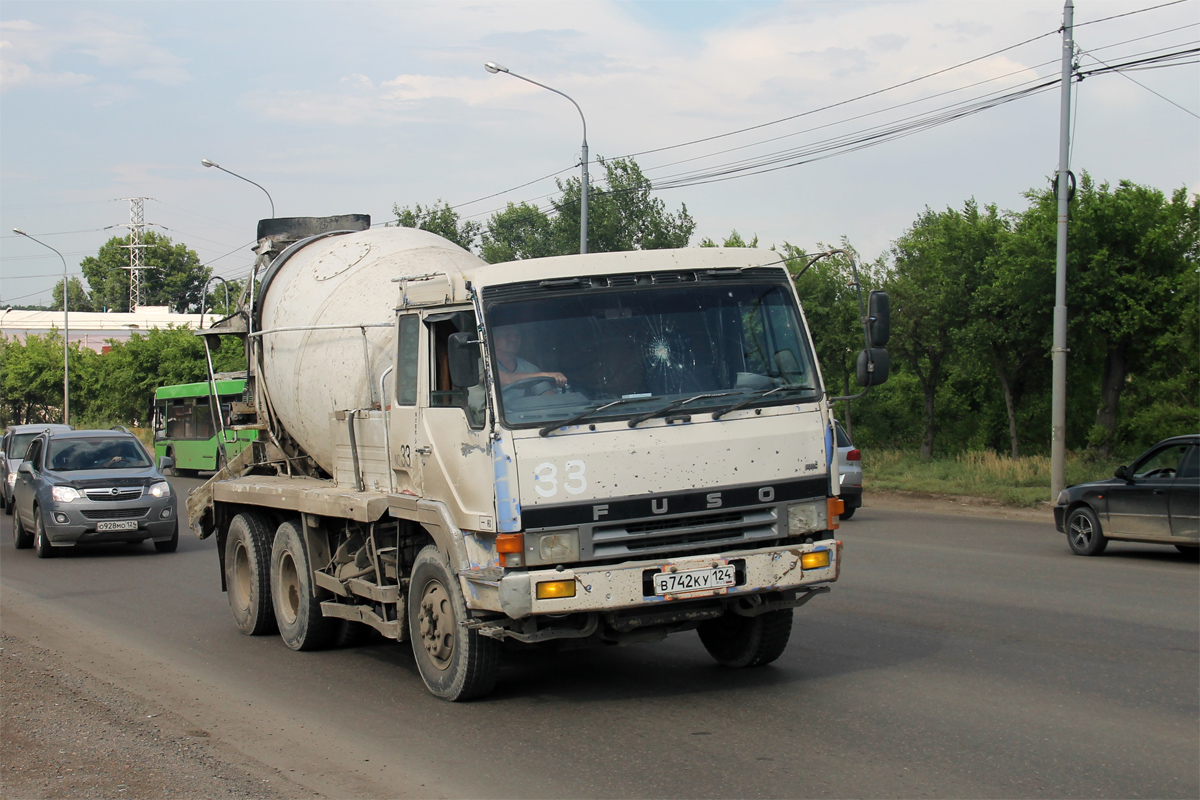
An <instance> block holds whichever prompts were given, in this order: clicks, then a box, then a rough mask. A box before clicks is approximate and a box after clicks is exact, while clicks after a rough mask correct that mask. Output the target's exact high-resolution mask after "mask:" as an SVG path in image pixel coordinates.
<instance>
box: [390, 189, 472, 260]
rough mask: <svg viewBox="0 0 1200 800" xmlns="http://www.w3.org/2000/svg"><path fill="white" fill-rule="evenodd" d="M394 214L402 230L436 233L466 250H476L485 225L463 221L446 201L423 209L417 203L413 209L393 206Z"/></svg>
mask: <svg viewBox="0 0 1200 800" xmlns="http://www.w3.org/2000/svg"><path fill="white" fill-rule="evenodd" d="M392 213H393V214H395V215H396V224H397V225H399V226H400V227H402V228H420V229H421V230H423V231H429V232H430V233H436V234H437V235H438V236H441V237H442V238H443V239H449V240H450V241H452V242H454V243H455V244H456V245H458V246H459V247H461V248H462V249H464V250H471V251H473V250H474V247H475V240H476V239H478V238H479V234H480V233H481V232H482V231H483V225H482V223H479V222H474V221H472V220H463V219H461V218H460V217H459V215H458V212H457V211H455V210H454V209H452V208H451V207H450V206H449V205H448V204H447V203H446V202H445V201H443V200H438V201H437V202H435V203H434V204H433V205H431V206H428V207H422V206H421V204H420V203H417V204H416V205H414V206H413V207H412V208H409V207H408V206H405V207H404V208H401V207H400V206H399V205H396V204H393V205H392Z"/></svg>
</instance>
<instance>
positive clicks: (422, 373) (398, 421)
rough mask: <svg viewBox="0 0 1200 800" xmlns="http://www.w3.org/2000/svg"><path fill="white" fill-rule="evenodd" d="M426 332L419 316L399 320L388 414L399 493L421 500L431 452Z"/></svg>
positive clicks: (410, 314)
mask: <svg viewBox="0 0 1200 800" xmlns="http://www.w3.org/2000/svg"><path fill="white" fill-rule="evenodd" d="M423 328H424V326H423V325H422V324H421V317H420V314H418V313H417V312H409V313H401V314H399V315H398V316H397V317H396V368H395V370H394V371H393V375H392V386H393V390H394V392H395V394H394V395H393V398H392V402H391V409H390V410H389V412H388V435H389V437H390V439H391V451H392V464H391V467H392V472H393V473H395V476H396V489H397V490H398V491H400V492H402V493H405V494H413V495H416V496H418V497H424V496H425V480H424V475H423V467H424V456H425V455H427V453H428V451H429V444H428V442H427V441H426V437H425V433H424V430H423V426H421V424H420V409H419V401H420V399H421V397H422V396H424V395H425V394H427V393H428V390H426V389H423V388H422V387H424V386H428V384H429V364H428V360H427V359H422V358H421V354H422V353H425V352H428V345H427V344H426V343H425V341H424V340H425V334H424V333H423Z"/></svg>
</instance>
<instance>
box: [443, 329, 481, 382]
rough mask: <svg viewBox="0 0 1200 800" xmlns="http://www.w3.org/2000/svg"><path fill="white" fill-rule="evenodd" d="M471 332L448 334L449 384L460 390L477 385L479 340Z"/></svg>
mask: <svg viewBox="0 0 1200 800" xmlns="http://www.w3.org/2000/svg"><path fill="white" fill-rule="evenodd" d="M476 336H477V334H475V333H473V332H469V331H467V332H462V333H452V334H450V339H449V341H448V342H447V347H446V350H447V356H448V357H449V361H450V382H451V383H453V384H454V385H455V386H457V387H459V388H460V389H466V388H468V387H471V386H476V385H478V384H479V339H477V338H475V337H476Z"/></svg>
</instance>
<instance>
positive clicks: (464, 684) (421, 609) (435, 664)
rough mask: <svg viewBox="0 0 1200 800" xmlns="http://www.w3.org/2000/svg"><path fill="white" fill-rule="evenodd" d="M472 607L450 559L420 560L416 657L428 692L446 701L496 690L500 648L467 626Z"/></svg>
mask: <svg viewBox="0 0 1200 800" xmlns="http://www.w3.org/2000/svg"><path fill="white" fill-rule="evenodd" d="M466 619H467V603H466V600H464V599H463V595H462V589H461V588H459V585H458V579H457V577H456V576H455V575H454V573H453V572H452V571H451V569H450V565H449V564H448V563H447V562H446V558H445V556H443V555H442V553H441V551H440V550H438V549H437V547H435V546H433V545H429V546H428V547H426V548H425V549H423V550H422V551H421V552H420V553H418V554H417V558H416V560H415V561H414V562H413V570H412V580H411V582H410V583H409V589H408V625H409V630H410V631H411V634H410V635H411V638H412V648H413V656H414V657H415V658H416V662H417V669H418V670H419V671H420V672H421V679H422V680H424V681H425V686H426V687H428V689H429V691H430V692H432V693H433V694H435V695H436V696H438V697H440V698H442V699H443V700H450V701H455V700H470V699H471V698H473V697H482V696H483V695H485V694H487V693H488V692H490V691H491V690H492V687H493V686H495V684H496V674H497V673H498V672H499V669H500V642H499V641H497V640H495V639H490V638H488V637H486V636H481V635H480V634H479V632H478V631H475V630H471V629H470V628H467V627H465V626H464V625H463V623H464V622H465V621H466Z"/></svg>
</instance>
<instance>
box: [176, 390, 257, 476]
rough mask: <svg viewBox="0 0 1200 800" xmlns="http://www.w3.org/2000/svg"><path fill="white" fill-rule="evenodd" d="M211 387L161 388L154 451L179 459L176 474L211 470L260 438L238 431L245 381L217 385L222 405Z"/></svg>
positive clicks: (249, 432) (250, 431) (248, 432)
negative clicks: (213, 399) (213, 396)
mask: <svg viewBox="0 0 1200 800" xmlns="http://www.w3.org/2000/svg"><path fill="white" fill-rule="evenodd" d="M212 388H213V387H212V384H210V383H208V382H203V383H186V384H179V385H176V386H162V387H159V389H158V391H156V392H155V393H154V452H155V456H156V457H160V458H161V457H163V456H169V457H171V458H172V459H174V460H175V470H176V471H177V472H178V471H184V472H186V471H189V470H212V469H217V468H218V467H219V466H220V462H221V460H222V459H232V458H233V457H234V456H236V455H237V454H238V453H240V452H241V451H242V450H244V449H245V448H246V447H247V446H248V445H249V443H250V442H251V441H252V440H253V439H255V438H257V436H256V434H257V431H253V430H234V425H235V424H236V423H237V422H238V421H239V414H238V407H239V406H241V405H242V401H243V399H244V398H243V395H244V393H245V390H246V381H245V380H241V379H235V380H218V381H217V382H216V389H217V403H216V405H214V404H213V401H212Z"/></svg>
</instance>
